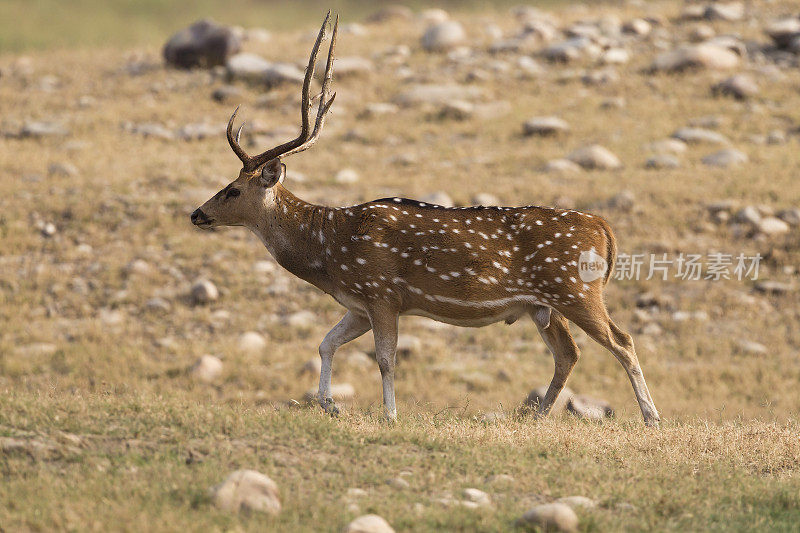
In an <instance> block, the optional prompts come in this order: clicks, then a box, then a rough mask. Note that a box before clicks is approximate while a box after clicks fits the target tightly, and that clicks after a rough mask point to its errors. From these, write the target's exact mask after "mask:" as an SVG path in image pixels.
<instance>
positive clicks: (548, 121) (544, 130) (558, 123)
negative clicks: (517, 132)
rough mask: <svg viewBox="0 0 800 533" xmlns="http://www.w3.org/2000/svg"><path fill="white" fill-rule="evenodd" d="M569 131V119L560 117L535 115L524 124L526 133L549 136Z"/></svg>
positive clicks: (523, 128)
mask: <svg viewBox="0 0 800 533" xmlns="http://www.w3.org/2000/svg"><path fill="white" fill-rule="evenodd" d="M568 131H569V124H567V121H565V120H563V119H561V118H558V117H553V116H550V117H534V118H532V119H529V120H527V121H526V122H525V124H523V125H522V132H523V133H524V134H525V135H539V136H549V135H557V134H559V133H565V132H568Z"/></svg>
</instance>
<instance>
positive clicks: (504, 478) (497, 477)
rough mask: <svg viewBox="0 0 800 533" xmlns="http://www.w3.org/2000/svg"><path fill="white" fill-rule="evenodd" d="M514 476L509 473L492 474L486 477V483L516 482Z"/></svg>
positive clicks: (505, 483)
mask: <svg viewBox="0 0 800 533" xmlns="http://www.w3.org/2000/svg"><path fill="white" fill-rule="evenodd" d="M516 482H517V480H516V479H514V476H511V475H509V474H493V475H491V476H489V477H487V478H486V484H487V485H492V486H509V485H513V484H514V483H516Z"/></svg>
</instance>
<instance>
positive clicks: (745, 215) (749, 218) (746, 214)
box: [733, 205, 761, 226]
mask: <svg viewBox="0 0 800 533" xmlns="http://www.w3.org/2000/svg"><path fill="white" fill-rule="evenodd" d="M733 219H734V221H736V222H740V223H745V224H750V225H752V226H758V224H759V222H761V213H760V212H759V211H758V209H756V208H755V207H753V206H752V205H748V206H745V207H743V208H742V209H740V210H739V211H738V212H737V213H736V215H735V216H734V218H733Z"/></svg>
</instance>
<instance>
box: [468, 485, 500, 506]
mask: <svg viewBox="0 0 800 533" xmlns="http://www.w3.org/2000/svg"><path fill="white" fill-rule="evenodd" d="M461 494H462V496H463V498H464V500H466V501H468V502H473V503H475V504H477V505H478V506H480V507H488V506H490V505H492V498H491V497H490V496H489V495H488V494H487V493H485V492H483V491H482V490H479V489H475V488H467V489H464V491H463V492H462V493H461Z"/></svg>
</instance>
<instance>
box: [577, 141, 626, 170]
mask: <svg viewBox="0 0 800 533" xmlns="http://www.w3.org/2000/svg"><path fill="white" fill-rule="evenodd" d="M567 159H569V160H570V161H572V162H574V163H576V164H578V165H580V166H582V167H583V168H585V169H600V170H611V169H617V168H621V167H622V163H621V162H620V160H619V158H618V157H617V156H616V155H614V154H613V153H612V152H611V151H610V150H608V149H607V148H605V147H603V146H600V145H599V144H592V145H589V146H584V147H582V148H578V149H577V150H575V151H573V152H572V153H571V154H569V156H567Z"/></svg>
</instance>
